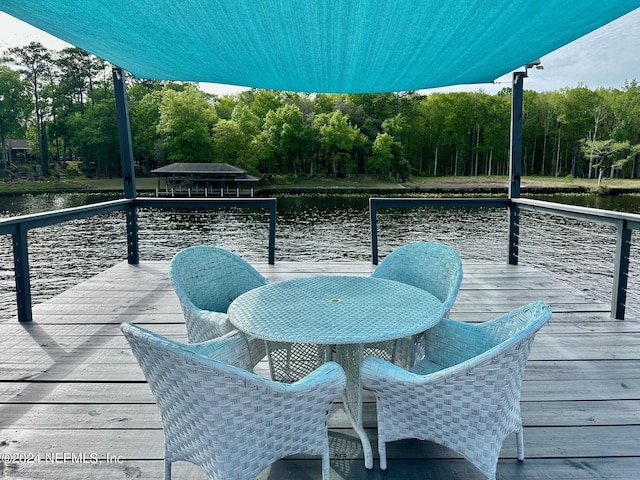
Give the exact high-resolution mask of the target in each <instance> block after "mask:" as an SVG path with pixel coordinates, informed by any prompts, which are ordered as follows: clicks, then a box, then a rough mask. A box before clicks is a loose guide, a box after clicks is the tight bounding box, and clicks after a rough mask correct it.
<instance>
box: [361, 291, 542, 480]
mask: <svg viewBox="0 0 640 480" xmlns="http://www.w3.org/2000/svg"><path fill="white" fill-rule="evenodd" d="M550 316H551V308H550V307H549V305H547V304H546V303H544V302H533V303H530V304H528V305H526V306H524V307H521V308H518V309H516V310H513V311H512V312H510V313H508V314H505V315H503V316H501V317H498V318H495V319H493V320H491V321H488V322H484V323H481V324H468V323H463V322H457V321H454V320H447V319H445V320H443V321H442V322H441V323H440V324H438V325H437V326H435V327H433V328H432V329H430V330H428V331H427V333H426V334H425V341H426V355H425V357H424V358H423V359H422V360H421V361H420V362H418V363H416V364H415V365H414V367H413V368H412V369H411V370H412V371H406V370H404V369H402V368H400V367H398V366H396V365H393V364H391V363H389V362H386V361H384V360H382V359H380V358H377V357H373V356H370V357H367V358H366V359H365V360H364V362H363V364H362V369H361V375H362V384H363V386H364V388H366V389H368V390H372V391H374V392H375V396H376V400H377V409H378V451H379V453H380V467H381V468H382V469H386V468H387V460H386V443H387V442H391V441H394V440H401V439H406V438H418V439H422V440H429V441H433V442H436V443H439V444H441V445H444V446H445V447H447V448H450V449H452V450H454V451H456V452H458V453H459V454H461V455H462V456H464V457H465V458H466V459H467V460H469V461H470V462H471V463H473V464H474V465H475V466H476V467H477V468H478V469H479V470H480V471H481V472H482V473H483V474H484V476H485V477H486V478H488V479H490V480H493V479H495V472H496V466H497V462H498V456H499V454H500V450H501V447H502V444H503V442H504V440H505V438H506V437H507V436H508V435H509V434H510V433H512V432H516V440H517V447H518V459H520V460H523V459H524V442H523V436H522V420H521V417H520V388H521V384H522V376H523V373H524V367H525V364H526V362H527V358H528V356H529V351H530V349H531V345H532V344H533V339H534V336H535V333H536V332H537V331H538V330H539V329H540V328H541V327H542V326H543V325H544V324H545V323H546V322H547V321H548V320H549V318H550Z"/></svg>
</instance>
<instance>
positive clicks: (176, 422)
mask: <svg viewBox="0 0 640 480" xmlns="http://www.w3.org/2000/svg"><path fill="white" fill-rule="evenodd" d="M121 329H122V332H123V333H124V335H125V337H126V338H127V340H128V341H129V344H130V345H131V349H132V351H133V353H134V355H135V356H136V358H137V360H138V363H139V364H140V367H141V368H142V371H143V372H144V375H145V377H146V379H147V381H148V383H149V386H150V388H151V391H152V392H153V395H154V397H155V399H156V402H157V405H158V408H159V410H160V414H161V417H162V423H163V430H164V435H165V466H166V469H165V470H166V473H167V474H166V478H170V476H171V463H172V462H175V461H178V460H184V461H188V462H191V463H194V464H196V465H199V466H200V467H201V468H203V469H204V470H205V471H206V472H207V474H208V475H209V478H211V479H213V480H247V479H251V478H254V477H255V476H256V475H257V474H258V473H260V472H261V471H262V470H264V469H265V468H266V467H267V466H269V465H270V464H271V463H273V462H274V461H276V460H278V459H280V458H283V457H286V456H289V455H292V454H296V453H305V454H309V455H320V456H322V469H323V478H324V479H325V480H329V441H328V433H327V419H328V410H329V408H330V407H331V404H332V402H333V400H334V399H336V398H337V397H339V396H340V394H341V393H342V391H343V389H344V386H345V375H344V372H343V371H342V368H341V367H340V366H339V365H338V364H336V363H334V362H329V363H325V364H324V365H323V366H322V367H320V368H318V369H317V370H315V371H314V372H312V373H311V374H310V375H308V376H307V377H305V378H304V379H302V380H301V381H299V382H297V383H294V384H291V385H285V384H281V383H277V382H273V381H271V380H268V379H265V378H263V377H260V376H257V375H255V374H252V373H250V372H247V371H246V370H243V369H242V368H239V367H237V366H232V365H229V364H228V363H232V364H235V365H240V366H243V367H247V366H250V364H251V361H250V357H249V354H248V348H247V344H246V341H245V340H244V338H243V336H242V335H240V334H239V332H231V333H229V334H227V335H225V336H223V337H220V338H217V339H214V340H211V341H210V342H206V343H204V344H200V345H184V344H180V343H178V342H175V341H172V340H169V339H166V338H163V337H161V336H159V335H157V334H154V333H152V332H149V331H147V330H144V329H142V328H140V327H137V326H135V325H132V324H122V327H121ZM234 356H235V357H236V358H233V357H234ZM219 359H223V361H219ZM233 360H235V361H233Z"/></svg>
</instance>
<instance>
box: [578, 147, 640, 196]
mask: <svg viewBox="0 0 640 480" xmlns="http://www.w3.org/2000/svg"><path fill="white" fill-rule="evenodd" d="M580 144H581V145H580V148H581V150H582V153H583V154H584V156H585V157H586V158H588V159H589V163H590V164H591V165H592V166H593V168H594V169H597V170H598V185H600V182H601V181H602V177H603V176H604V172H605V170H606V169H607V168H610V169H611V173H610V175H609V176H610V177H611V178H613V176H614V173H615V171H616V170H619V169H620V168H622V167H623V166H624V165H625V164H626V163H627V162H628V161H629V160H630V154H631V153H632V148H631V146H630V144H629V141H624V142H616V141H614V140H611V139H609V140H591V139H583V140H581V142H580Z"/></svg>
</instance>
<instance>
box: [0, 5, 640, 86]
mask: <svg viewBox="0 0 640 480" xmlns="http://www.w3.org/2000/svg"><path fill="white" fill-rule="evenodd" d="M30 42H40V43H42V44H43V45H44V46H45V47H47V48H49V49H52V50H61V49H63V48H67V47H69V46H70V45H69V44H67V43H65V42H63V41H62V40H60V39H58V38H56V37H53V36H51V35H49V34H48V33H45V32H43V31H41V30H38V29H36V28H35V27H32V26H31V25H29V24H27V23H24V22H22V21H20V20H17V19H15V18H14V17H11V16H10V15H7V14H5V13H4V12H0V53H1V52H4V51H5V50H6V49H8V48H11V47H18V46H23V45H27V44H29V43H30ZM540 60H541V65H542V67H543V69H542V70H537V69H536V70H529V72H528V77H527V79H526V80H525V84H524V88H525V89H526V90H536V91H539V92H544V91H554V90H560V89H562V88H565V87H568V88H573V87H577V86H580V85H584V86H586V87H588V88H590V89H597V88H599V87H605V88H622V87H623V86H624V84H625V81H631V80H638V81H640V8H639V9H636V10H634V11H632V12H630V13H628V14H627V15H625V16H623V17H621V18H619V19H618V20H615V21H613V22H611V23H609V24H608V25H605V26H604V27H601V28H599V29H598V30H596V31H594V32H591V33H590V34H588V35H585V36H584V37H582V38H580V39H578V40H576V41H574V42H572V43H570V44H568V45H565V46H564V47H562V48H559V49H558V50H556V51H554V52H552V53H550V54H548V55H545V56H544V57H542V58H541V59H540ZM510 83H511V74H507V75H505V76H503V77H501V78H498V79H496V81H495V82H494V83H487V84H475V85H458V86H452V87H445V88H440V89H430V90H424V91H423V92H424V93H430V92H433V91H443V92H452V91H478V90H482V91H484V92H486V93H489V94H494V93H497V92H498V91H499V90H501V89H502V88H504V87H509V86H510ZM200 88H201V89H202V90H203V91H206V92H209V93H215V94H218V95H226V94H234V93H238V92H240V91H243V90H247V88H246V87H238V86H233V85H220V84H213V83H201V84H200Z"/></svg>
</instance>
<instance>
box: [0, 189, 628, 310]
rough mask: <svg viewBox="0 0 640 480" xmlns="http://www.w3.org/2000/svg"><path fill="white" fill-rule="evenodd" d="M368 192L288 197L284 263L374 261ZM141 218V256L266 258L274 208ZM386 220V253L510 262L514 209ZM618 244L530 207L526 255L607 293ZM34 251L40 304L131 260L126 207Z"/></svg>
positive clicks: (1, 278)
mask: <svg viewBox="0 0 640 480" xmlns="http://www.w3.org/2000/svg"><path fill="white" fill-rule="evenodd" d="M115 198H120V197H119V196H118V195H104V194H80V193H74V194H39V195H19V196H4V197H0V217H2V218H6V217H9V216H15V215H21V214H28V213H36V212H43V211H48V210H55V209H61V208H68V207H74V206H79V205H85V204H88V203H96V202H100V201H105V200H111V199H115ZM368 198H369V196H368V195H300V196H283V197H279V198H278V214H277V215H278V216H277V227H276V262H277V261H285V260H286V261H303V260H304V261H340V260H343V261H353V260H357V261H370V259H371V234H370V226H369V212H368ZM537 198H542V197H537ZM544 199H547V200H551V201H556V202H563V203H572V204H577V205H585V206H593V207H597V208H605V209H611V210H621V211H628V212H634V213H640V197H639V196H635V195H628V196H620V197H593V196H588V195H581V196H575V195H572V196H554V197H552V198H551V197H545V198H544ZM139 222H140V226H139V239H140V259H141V260H142V261H144V260H168V259H170V258H171V257H172V256H173V255H174V254H175V253H176V252H177V251H178V250H180V249H181V248H184V247H187V246H189V245H197V244H213V245H218V246H221V247H224V248H227V249H229V250H232V251H234V252H236V253H238V254H240V255H241V256H242V257H244V258H245V259H247V260H249V261H266V259H267V244H268V214H267V213H264V212H261V211H249V210H246V211H242V210H231V211H211V212H205V211H195V212H194V211H181V210H169V211H162V210H153V209H146V210H141V211H140V212H139ZM378 227H379V240H378V245H379V253H380V258H381V259H382V258H383V257H384V256H385V255H386V254H388V253H389V252H390V251H391V250H393V249H394V248H396V247H397V246H400V245H402V244H405V243H408V242H413V241H420V240H430V241H440V242H444V243H447V244H449V245H451V246H452V247H453V248H455V249H456V250H458V251H459V252H460V254H461V256H462V257H463V258H464V259H466V260H473V261H476V262H483V261H486V262H506V256H507V231H508V225H507V212H506V211H504V210H501V209H452V210H446V209H398V210H395V211H391V210H383V211H382V212H379V215H378ZM10 240H11V239H10V237H9V236H6V235H5V236H0V248H1V249H2V250H1V251H2V252H3V254H2V255H1V256H0V309H1V310H2V313H0V320H2V319H7V318H11V317H13V316H15V305H14V303H15V294H14V289H15V285H14V278H13V270H12V268H13V257H12V253H11V252H12V250H11V244H10ZM614 246H615V230H614V229H613V228H611V227H609V226H605V225H599V224H591V223H584V222H579V221H574V220H570V219H564V218H560V217H558V218H556V217H549V216H546V215H540V214H535V213H526V212H525V213H523V215H522V224H521V245H520V263H521V264H523V265H524V264H530V265H536V266H539V267H542V268H545V269H547V270H548V271H549V272H550V274H552V275H556V276H559V277H561V278H563V279H564V280H566V281H569V282H571V283H573V284H575V285H577V286H578V287H579V288H582V289H588V290H591V291H593V292H594V295H596V296H598V297H599V298H602V299H603V300H604V301H607V302H608V301H609V299H610V292H611V277H612V274H613V248H614ZM29 253H30V257H29V260H30V267H31V278H32V284H31V285H32V296H33V301H34V303H38V302H41V301H43V300H45V299H48V298H51V297H52V296H53V295H55V294H57V293H60V292H62V291H64V290H66V289H68V288H69V287H71V286H73V285H75V284H77V283H79V282H80V281H82V280H83V279H86V278H89V277H91V276H93V275H95V274H97V273H99V272H101V271H103V270H104V269H105V268H108V267H110V266H113V265H115V264H116V263H119V262H121V261H123V260H124V259H126V254H127V252H126V243H125V224H124V214H123V213H121V212H115V213H111V214H106V215H100V216H96V217H92V218H89V219H82V220H74V221H70V222H66V223H64V224H61V225H55V226H51V227H45V228H39V229H35V230H31V231H30V233H29ZM634 257H635V253H634ZM632 265H633V263H632ZM632 270H633V269H632ZM632 274H633V271H632ZM639 276H640V275H635V278H637V277H639ZM631 284H632V282H630V287H631ZM635 290H636V291H637V290H638V289H637V288H636V289H635ZM630 303H631V302H630ZM633 303H635V304H636V305H638V306H640V298H639V299H635V298H634V299H633Z"/></svg>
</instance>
